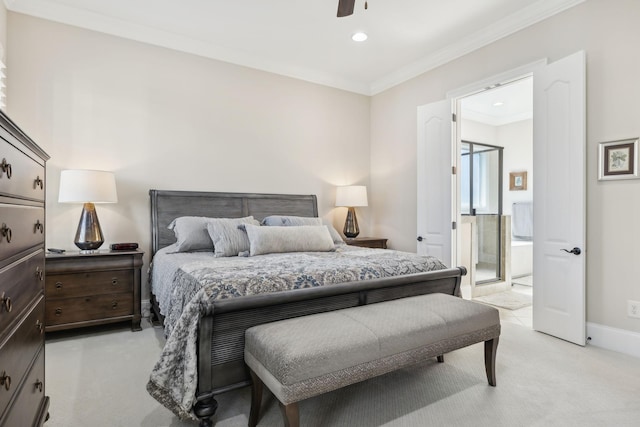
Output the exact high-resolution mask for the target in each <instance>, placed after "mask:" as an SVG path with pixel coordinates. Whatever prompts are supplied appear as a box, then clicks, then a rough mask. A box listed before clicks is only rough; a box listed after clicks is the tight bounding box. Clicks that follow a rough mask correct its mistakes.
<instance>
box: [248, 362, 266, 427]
mask: <svg viewBox="0 0 640 427" xmlns="http://www.w3.org/2000/svg"><path fill="white" fill-rule="evenodd" d="M249 373H250V374H251V412H250V413H249V427H256V425H257V424H258V421H259V420H260V406H261V405H262V389H263V388H264V384H263V383H262V380H261V379H260V377H258V376H257V375H256V373H255V372H253V370H252V369H249Z"/></svg>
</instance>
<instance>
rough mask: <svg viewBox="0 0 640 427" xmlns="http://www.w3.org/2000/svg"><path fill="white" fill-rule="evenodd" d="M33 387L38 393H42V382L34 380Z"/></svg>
mask: <svg viewBox="0 0 640 427" xmlns="http://www.w3.org/2000/svg"><path fill="white" fill-rule="evenodd" d="M34 385H35V386H36V390H38V391H39V392H40V393H42V388H43V386H44V384H43V383H42V381H40V380H39V379H36V383H35V384H34Z"/></svg>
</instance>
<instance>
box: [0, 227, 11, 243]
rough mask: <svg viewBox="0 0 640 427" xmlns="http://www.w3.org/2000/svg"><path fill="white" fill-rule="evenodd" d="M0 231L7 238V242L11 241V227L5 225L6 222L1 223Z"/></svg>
mask: <svg viewBox="0 0 640 427" xmlns="http://www.w3.org/2000/svg"><path fill="white" fill-rule="evenodd" d="M0 232H1V233H2V237H6V238H7V243H11V229H10V228H9V227H7V224H2V228H0Z"/></svg>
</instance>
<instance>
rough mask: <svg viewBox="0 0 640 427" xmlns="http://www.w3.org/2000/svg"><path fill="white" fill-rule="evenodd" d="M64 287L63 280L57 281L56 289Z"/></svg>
mask: <svg viewBox="0 0 640 427" xmlns="http://www.w3.org/2000/svg"><path fill="white" fill-rule="evenodd" d="M60 289H62V282H56V290H58V291H59V290H60Z"/></svg>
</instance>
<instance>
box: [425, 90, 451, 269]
mask: <svg viewBox="0 0 640 427" xmlns="http://www.w3.org/2000/svg"><path fill="white" fill-rule="evenodd" d="M451 127H452V115H451V102H450V101H447V100H444V101H439V102H435V103H433V104H428V105H424V106H421V107H418V165H417V166H418V171H417V174H418V177H417V178H418V185H417V187H418V194H417V201H418V221H417V231H418V236H417V239H418V246H417V249H418V253H419V254H421V255H433V256H435V257H437V258H439V259H440V260H441V261H442V262H443V263H444V264H445V265H447V266H448V267H451V266H452V265H451V260H452V249H453V245H452V242H453V241H454V239H453V238H452V237H453V235H452V221H453V220H452V218H453V213H452V205H451V201H452V197H451V196H452V194H453V192H452V189H453V187H452V169H451V167H452V161H451V152H452V148H451Z"/></svg>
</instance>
